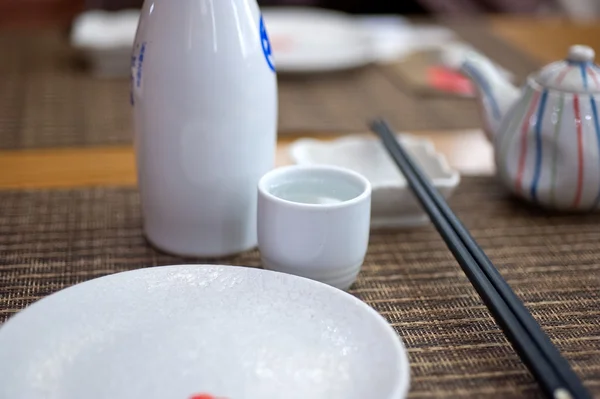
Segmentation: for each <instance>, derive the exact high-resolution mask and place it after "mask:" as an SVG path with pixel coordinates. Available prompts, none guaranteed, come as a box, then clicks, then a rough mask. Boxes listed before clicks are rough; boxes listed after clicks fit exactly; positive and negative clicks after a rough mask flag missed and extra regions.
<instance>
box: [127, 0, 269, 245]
mask: <svg viewBox="0 0 600 399" xmlns="http://www.w3.org/2000/svg"><path fill="white" fill-rule="evenodd" d="M131 61H132V62H131V90H132V96H131V98H132V106H133V116H134V118H133V119H134V122H135V123H134V127H135V135H134V138H135V154H136V164H137V172H138V185H139V192H140V198H141V207H142V216H143V220H144V233H145V235H146V237H147V238H148V240H149V241H150V242H151V243H152V244H153V245H154V246H156V247H158V248H159V249H161V250H163V251H165V252H169V253H174V254H177V255H182V256H196V257H222V256H227V255H232V254H235V253H238V252H242V251H245V250H248V249H251V248H254V247H256V244H257V238H256V200H257V198H256V185H257V183H258V181H259V179H260V178H261V176H262V175H263V174H265V173H266V172H268V171H269V170H271V169H272V168H273V165H274V163H275V147H276V133H277V77H276V74H275V66H274V63H273V59H272V54H271V48H270V45H269V36H268V34H267V30H266V27H265V24H264V19H263V18H262V16H261V13H260V9H259V7H258V4H257V3H256V0H219V1H214V2H198V1H197V0H178V1H175V2H169V1H153V0H146V1H145V2H144V6H143V8H142V11H141V16H140V19H139V27H138V30H137V34H136V38H135V42H134V45H133V50H132V58H131Z"/></svg>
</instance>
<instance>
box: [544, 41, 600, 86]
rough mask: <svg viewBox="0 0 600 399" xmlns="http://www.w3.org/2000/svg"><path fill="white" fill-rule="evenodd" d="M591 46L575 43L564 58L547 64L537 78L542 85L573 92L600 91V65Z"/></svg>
mask: <svg viewBox="0 0 600 399" xmlns="http://www.w3.org/2000/svg"><path fill="white" fill-rule="evenodd" d="M594 56H595V52H594V50H593V49H592V48H591V47H588V46H582V45H575V46H571V47H570V48H569V54H568V55H567V58H566V59H564V60H560V61H556V62H553V63H551V64H548V65H546V66H545V67H544V68H542V70H541V71H540V72H539V73H538V74H537V76H536V77H535V80H536V81H537V83H539V84H540V85H541V86H544V87H546V88H549V89H555V90H559V91H566V92H572V93H600V66H598V65H596V64H595V63H594Z"/></svg>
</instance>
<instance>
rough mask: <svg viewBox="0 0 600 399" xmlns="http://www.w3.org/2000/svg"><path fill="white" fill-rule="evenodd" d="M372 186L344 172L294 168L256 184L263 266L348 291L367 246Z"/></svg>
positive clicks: (328, 168)
mask: <svg viewBox="0 0 600 399" xmlns="http://www.w3.org/2000/svg"><path fill="white" fill-rule="evenodd" d="M370 218H371V184H370V183H369V181H368V180H367V179H366V178H365V177H364V176H362V175H360V174H358V173H356V172H354V171H351V170H349V169H344V168H339V167H335V166H325V165H294V166H286V167H282V168H278V169H275V170H273V171H271V172H269V173H267V174H266V175H264V176H263V177H262V179H261V180H260V182H259V184H258V246H259V249H260V253H261V258H262V263H263V267H264V268H265V269H269V270H275V271H279V272H283V273H288V274H294V275H297V276H301V277H306V278H310V279H313V280H317V281H320V282H322V283H325V284H329V285H331V286H334V287H336V288H339V289H342V290H347V289H348V288H350V286H351V285H352V284H353V283H354V281H355V280H356V277H357V275H358V273H359V271H360V268H361V266H362V264H363V261H364V258H365V255H366V253H367V247H368V244H369V230H370Z"/></svg>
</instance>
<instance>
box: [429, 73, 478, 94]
mask: <svg viewBox="0 0 600 399" xmlns="http://www.w3.org/2000/svg"><path fill="white" fill-rule="evenodd" d="M427 81H428V82H429V84H430V85H431V86H432V87H433V88H435V89H436V90H441V91H446V92H450V93H454V94H460V95H464V96H473V95H475V88H474V87H473V85H472V84H471V82H470V81H469V79H467V78H466V77H464V76H463V75H461V74H460V73H458V72H455V71H453V70H451V69H448V68H446V67H444V66H432V67H430V68H429V69H428V70H427Z"/></svg>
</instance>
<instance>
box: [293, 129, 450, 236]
mask: <svg viewBox="0 0 600 399" xmlns="http://www.w3.org/2000/svg"><path fill="white" fill-rule="evenodd" d="M398 138H399V139H400V140H401V142H402V144H403V145H404V146H405V147H406V149H407V151H408V152H409V153H410V155H411V156H412V157H413V158H414V160H415V161H416V162H417V164H418V165H419V166H420V167H421V168H423V171H424V172H425V174H426V175H427V176H429V178H430V179H431V180H432V182H433V185H434V186H435V187H436V188H437V189H438V190H439V191H440V193H441V194H442V195H443V197H444V198H449V197H450V196H451V195H452V193H453V192H454V190H455V189H456V187H458V185H459V183H460V174H459V173H458V171H456V170H454V169H452V168H451V167H450V166H449V165H448V163H447V162H446V158H445V157H444V156H443V154H441V153H439V152H436V151H435V148H434V146H433V144H432V143H431V142H430V141H428V140H424V139H420V138H416V137H414V136H410V135H407V134H399V135H398ZM289 153H290V157H291V159H292V161H293V162H294V163H296V164H299V165H332V166H339V167H343V168H348V169H351V170H354V171H355V172H358V173H360V174H362V175H364V176H365V177H366V178H367V179H368V180H369V181H370V182H371V186H372V200H371V227H372V228H406V227H414V226H419V225H424V224H427V223H428V222H429V218H428V216H427V214H426V213H425V212H424V211H423V209H422V208H421V205H420V204H419V203H418V201H417V200H416V198H415V197H414V195H413V193H412V191H411V189H410V187H409V186H408V183H407V181H406V179H405V178H404V176H403V175H402V173H401V172H400V171H399V170H398V168H397V167H396V164H395V163H394V162H393V161H392V159H391V158H390V156H389V155H388V153H387V151H386V150H385V148H384V147H383V144H381V142H380V141H379V140H377V139H374V138H370V137H355V136H352V137H351V136H347V137H342V138H340V139H336V140H332V141H322V140H316V139H311V138H304V139H299V140H296V141H295V142H294V143H292V145H291V146H290V150H289Z"/></svg>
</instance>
